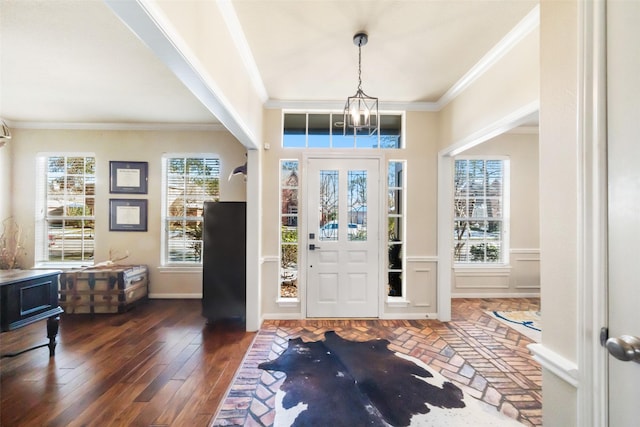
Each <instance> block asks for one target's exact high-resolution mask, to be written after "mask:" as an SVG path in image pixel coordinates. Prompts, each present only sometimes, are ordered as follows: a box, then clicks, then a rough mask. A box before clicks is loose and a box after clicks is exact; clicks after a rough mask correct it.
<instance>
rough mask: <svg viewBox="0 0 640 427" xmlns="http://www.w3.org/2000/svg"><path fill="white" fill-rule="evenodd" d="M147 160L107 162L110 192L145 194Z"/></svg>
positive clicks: (147, 170) (147, 172)
mask: <svg viewBox="0 0 640 427" xmlns="http://www.w3.org/2000/svg"><path fill="white" fill-rule="evenodd" d="M148 174H149V163H148V162H119V161H110V162H109V177H110V189H109V190H110V192H111V193H129V194H147V181H148V179H149V177H148Z"/></svg>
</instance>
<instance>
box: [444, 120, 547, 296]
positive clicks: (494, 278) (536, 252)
mask: <svg viewBox="0 0 640 427" xmlns="http://www.w3.org/2000/svg"><path fill="white" fill-rule="evenodd" d="M461 155H482V156H486V155H494V156H507V157H508V158H509V160H510V164H511V177H510V178H511V179H510V184H511V185H510V187H511V188H510V189H511V191H510V213H511V216H510V221H509V222H510V233H509V244H510V254H509V261H510V262H509V266H508V267H507V268H486V266H483V268H470V267H461V268H457V269H455V271H454V275H453V284H452V289H451V292H452V296H453V297H516V296H519V295H520V296H525V295H526V296H537V295H539V293H540V240H539V215H538V197H539V196H538V134H537V133H535V134H528V133H516V132H510V133H506V134H502V135H500V136H498V137H496V138H493V139H491V140H489V141H486V142H484V143H482V144H480V145H477V146H475V147H474V148H472V149H470V150H467V151H465V152H464V153H462V154H461Z"/></svg>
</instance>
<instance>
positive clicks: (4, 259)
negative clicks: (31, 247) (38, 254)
mask: <svg viewBox="0 0 640 427" xmlns="http://www.w3.org/2000/svg"><path fill="white" fill-rule="evenodd" d="M22 243H23V240H22V227H20V226H19V225H18V223H17V222H15V220H14V219H13V217H9V218H6V219H4V220H3V221H2V234H1V235H0V270H13V269H14V268H20V260H19V257H20V255H23V254H24V253H25V252H24V247H23V246H22Z"/></svg>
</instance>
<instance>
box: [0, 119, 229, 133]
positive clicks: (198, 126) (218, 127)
mask: <svg viewBox="0 0 640 427" xmlns="http://www.w3.org/2000/svg"><path fill="white" fill-rule="evenodd" d="M7 125H8V126H10V127H11V128H13V129H42V130H45V129H46V130H114V131H117V130H129V131H130V130H136V131H214V132H228V130H227V128H225V127H224V126H223V125H222V124H219V123H218V124H206V123H192V124H188V123H71V122H21V121H12V122H10V123H9V122H7Z"/></svg>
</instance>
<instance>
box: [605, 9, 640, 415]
mask: <svg viewBox="0 0 640 427" xmlns="http://www.w3.org/2000/svg"><path fill="white" fill-rule="evenodd" d="M639 22H640V2H638V1H619V0H614V1H609V2H608V3H607V134H608V135H607V145H608V161H609V168H608V174H609V184H608V188H609V207H608V210H609V214H608V216H609V337H611V338H610V340H609V341H608V342H607V348H609V349H610V353H615V352H617V351H624V350H625V349H627V352H628V353H627V354H626V356H627V357H625V355H624V354H623V355H622V358H623V359H624V358H629V356H632V354H631V353H632V352H633V347H634V344H633V339H631V341H632V342H631V343H629V342H625V341H629V338H626V337H636V338H638V340H639V341H638V344H637V345H635V347H636V354H635V359H636V362H637V363H636V362H634V361H622V360H618V359H617V358H615V357H614V356H609V425H610V426H612V427H631V426H638V425H640V405H639V404H638V403H639V402H640V251H639V250H638V246H639V245H640V47H639V45H638V43H639V41H640V27H639V26H638V23H639ZM616 339H617V340H618V341H615V340H616ZM629 351H630V352H629Z"/></svg>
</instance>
